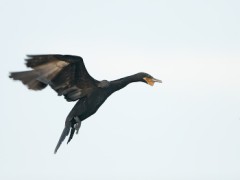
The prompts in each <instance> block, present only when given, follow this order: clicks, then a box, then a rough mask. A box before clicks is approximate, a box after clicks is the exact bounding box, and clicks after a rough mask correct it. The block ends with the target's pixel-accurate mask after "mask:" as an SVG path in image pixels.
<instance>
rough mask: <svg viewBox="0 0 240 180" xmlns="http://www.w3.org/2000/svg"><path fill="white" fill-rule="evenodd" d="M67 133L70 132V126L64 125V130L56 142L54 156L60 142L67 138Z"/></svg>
mask: <svg viewBox="0 0 240 180" xmlns="http://www.w3.org/2000/svg"><path fill="white" fill-rule="evenodd" d="M69 131H70V126H68V125H65V127H64V129H63V132H62V134H61V136H60V138H59V140H58V143H57V146H56V148H55V150H54V154H56V153H57V150H58V149H59V147H60V146H61V144H62V142H63V141H64V139H65V138H66V137H67V136H68V134H69Z"/></svg>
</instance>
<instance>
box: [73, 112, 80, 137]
mask: <svg viewBox="0 0 240 180" xmlns="http://www.w3.org/2000/svg"><path fill="white" fill-rule="evenodd" d="M74 119H75V121H76V124H74V128H75V129H76V134H78V131H79V129H80V127H81V122H82V121H81V120H80V119H79V117H77V116H76V117H74Z"/></svg>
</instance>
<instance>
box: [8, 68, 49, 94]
mask: <svg viewBox="0 0 240 180" xmlns="http://www.w3.org/2000/svg"><path fill="white" fill-rule="evenodd" d="M38 76H39V74H38V73H37V72H36V71H35V70H31V71H22V72H12V73H10V75H9V77H10V78H12V79H14V80H20V81H22V83H23V84H25V85H26V86H27V87H28V88H29V89H32V90H42V89H43V88H45V87H46V86H47V84H45V83H43V82H40V81H39V80H37V78H38Z"/></svg>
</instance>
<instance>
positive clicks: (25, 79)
mask: <svg viewBox="0 0 240 180" xmlns="http://www.w3.org/2000/svg"><path fill="white" fill-rule="evenodd" d="M26 66H27V67H29V68H31V70H29V71H22V72H12V73H10V76H9V77H10V78H12V79H14V80H20V81H21V82H22V83H23V84H24V85H26V86H27V87H28V88H29V89H31V90H36V91H37V90H42V89H44V88H45V87H47V86H50V87H51V88H52V89H53V90H54V91H56V92H57V94H58V95H59V96H64V98H65V99H66V100H67V101H77V103H76V104H75V106H74V107H73V109H72V110H71V111H70V113H69V114H68V116H67V118H66V121H65V127H64V129H63V132H62V134H61V136H60V138H59V141H58V143H57V146H56V148H55V150H54V153H56V152H57V150H58V149H59V147H60V145H61V144H62V142H63V141H64V139H65V138H66V137H67V136H68V135H69V138H68V141H67V143H69V142H70V141H71V139H72V138H73V135H74V133H75V132H76V134H77V133H78V131H79V129H80V127H81V123H82V121H83V120H85V119H87V118H88V117H89V116H91V115H93V114H94V113H95V112H96V111H97V110H98V108H99V107H100V106H101V105H102V104H103V103H104V101H105V100H106V99H107V98H108V97H109V96H110V95H111V94H112V93H114V92H116V91H118V90H120V89H122V88H124V87H125V86H127V85H128V84H130V83H132V82H144V83H147V84H149V85H151V86H153V85H154V83H155V82H159V83H161V82H162V81H161V80H158V79H155V78H153V77H152V76H151V75H149V74H147V73H143V72H141V73H137V74H134V75H131V76H127V77H124V78H121V79H117V80H114V81H107V80H102V81H98V80H96V79H94V78H93V77H92V76H91V75H90V74H89V73H88V71H87V69H86V67H85V65H84V62H83V59H82V58H81V57H80V56H73V55H59V54H48V55H27V59H26Z"/></svg>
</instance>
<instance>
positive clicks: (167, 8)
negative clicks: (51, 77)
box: [0, 0, 240, 180]
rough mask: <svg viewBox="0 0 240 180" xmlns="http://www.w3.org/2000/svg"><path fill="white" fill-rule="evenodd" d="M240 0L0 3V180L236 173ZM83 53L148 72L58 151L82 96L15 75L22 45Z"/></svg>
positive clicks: (89, 62)
mask: <svg viewBox="0 0 240 180" xmlns="http://www.w3.org/2000/svg"><path fill="white" fill-rule="evenodd" d="M239 7H240V1H237V0H235V1H234V0H202V1H195V0H182V1H178V0H168V1H167V0H165V1H162V0H161V1H160V0H159V1H157V0H156V1H153V0H152V1H151V0H140V1H139V0H138V1H137V0H132V1H129V0H121V1H114V0H112V1H106V0H102V1H96V0H95V1H93V0H89V1H81V0H80V1H71V0H69V1H60V0H58V1H57V0H53V1H49V0H41V1H30V0H22V1H16V0H15V1H11V0H1V1H0V20H1V29H0V32H1V33H0V37H1V41H0V49H1V56H2V57H1V59H0V61H1V64H2V65H1V67H0V68H1V70H0V79H1V95H2V101H1V104H0V106H1V112H2V113H1V126H0V142H1V148H0V179H4V180H18V179H26V180H32V179H39V180H40V179H49V180H50V179H53V178H54V179H56V178H57V179H59V180H64V179H66V178H68V179H85V180H101V179H103V180H110V179H111V180H112V179H114V180H122V179H129V180H130V179H131V180H134V179H136V180H141V179H143V180H145V179H156V180H157V179H164V180H179V179H182V180H192V179H194V180H202V179H206V180H213V179H216V180H225V179H229V180H238V179H240V171H239V169H240V154H239V152H240V141H239V138H240V93H239V92H240V24H239V20H240V11H239ZM41 53H61V54H75V55H80V56H82V57H83V58H84V60H85V64H86V66H87V69H88V71H89V72H90V74H91V75H92V76H93V77H95V78H96V79H98V80H102V79H108V80H112V79H117V78H120V77H123V76H127V75H131V74H134V73H137V72H141V71H144V72H147V73H149V74H151V75H153V76H154V77H156V78H159V79H161V80H162V81H163V84H161V85H159V84H157V85H155V86H154V87H150V86H147V85H146V84H143V83H135V84H132V85H129V86H128V87H126V88H125V89H123V90H121V91H119V92H117V93H116V94H113V95H112V96H111V97H110V98H109V99H108V100H107V101H106V102H105V103H104V104H103V106H102V107H101V108H100V109H99V111H98V112H97V113H96V114H95V115H94V116H92V117H90V118H89V119H87V120H86V121H84V123H83V125H82V127H81V129H80V132H79V135H78V136H75V137H74V139H73V141H72V142H71V143H70V144H69V145H66V143H64V144H63V145H62V146H61V148H60V150H59V152H58V154H57V155H54V154H53V150H54V147H55V145H56V143H57V140H58V138H59V136H60V134H61V132H62V129H63V126H64V121H65V118H66V116H67V114H68V113H69V111H70V110H71V108H72V107H73V105H74V103H68V102H66V101H65V100H64V98H62V97H58V96H57V95H56V93H55V92H54V91H53V90H51V89H50V88H47V89H45V90H44V91H41V92H33V91H29V90H27V88H26V87H24V86H23V85H22V84H21V83H19V82H13V81H12V80H10V79H9V78H8V77H7V76H8V73H9V72H10V71H18V70H19V71H20V70H25V69H26V68H25V66H24V58H25V55H26V54H41Z"/></svg>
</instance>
